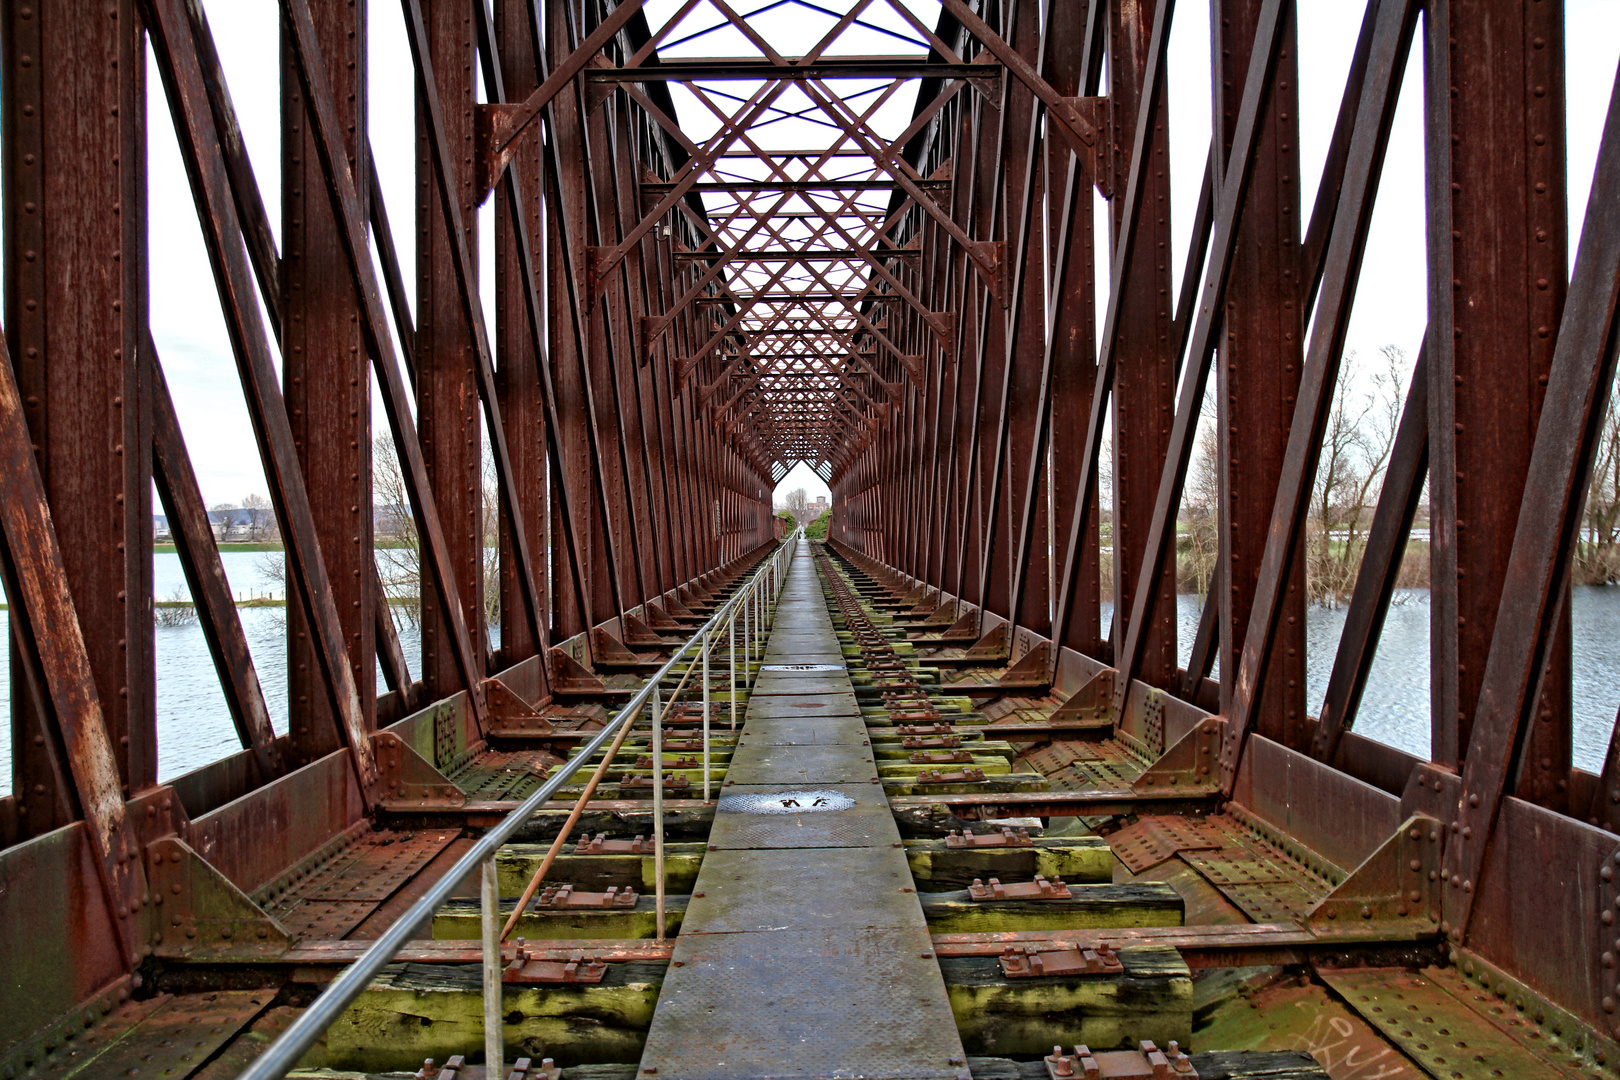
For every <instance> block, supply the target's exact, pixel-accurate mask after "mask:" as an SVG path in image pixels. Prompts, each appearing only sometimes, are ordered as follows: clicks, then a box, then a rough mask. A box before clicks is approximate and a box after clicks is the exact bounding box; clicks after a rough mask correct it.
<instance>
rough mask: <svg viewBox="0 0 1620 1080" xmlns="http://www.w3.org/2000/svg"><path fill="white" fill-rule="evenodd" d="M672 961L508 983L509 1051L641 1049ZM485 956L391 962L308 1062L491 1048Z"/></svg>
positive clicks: (632, 1056) (597, 1055) (374, 1063)
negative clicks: (595, 975)
mask: <svg viewBox="0 0 1620 1080" xmlns="http://www.w3.org/2000/svg"><path fill="white" fill-rule="evenodd" d="M667 966H668V965H666V964H646V963H639V964H609V965H608V969H607V974H606V975H605V976H604V977H603V979H602V981H601V982H600V983H595V984H557V983H553V984H545V985H538V986H507V987H506V988H505V992H504V993H503V994H502V1009H503V1012H504V1013H505V1016H506V1028H505V1032H506V1047H507V1050H506V1052H507V1056H508V1058H518V1057H532V1058H533V1059H534V1060H536V1061H538V1060H540V1059H541V1058H542V1057H550V1058H555V1059H557V1060H558V1061H559V1062H562V1063H566V1064H570V1065H572V1064H579V1063H582V1062H614V1061H626V1060H629V1061H635V1060H637V1059H639V1058H640V1056H641V1049H642V1044H643V1043H644V1042H645V1041H646V1037H647V1028H648V1026H649V1025H650V1024H651V1023H652V1014H653V1008H654V1006H655V1005H656V1004H657V1003H658V992H659V990H660V989H661V988H662V986H663V982H664V972H665V970H666V968H667ZM479 978H480V975H479V968H478V967H477V966H476V965H471V964H468V965H432V964H399V965H395V966H393V967H390V968H388V969H387V970H386V971H384V972H383V974H382V975H380V976H378V978H377V979H376V980H375V981H374V982H373V983H372V984H371V986H369V987H368V988H367V989H366V990H365V991H364V992H363V993H362V994H361V995H360V996H359V997H358V998H356V999H355V1002H354V1004H353V1005H351V1006H350V1007H349V1009H348V1010H347V1011H346V1012H345V1013H344V1014H343V1015H342V1016H341V1017H339V1018H338V1020H337V1022H336V1023H334V1024H333V1025H332V1026H331V1028H329V1029H328V1031H327V1034H326V1038H325V1039H324V1040H323V1041H322V1043H321V1044H320V1045H319V1046H317V1048H316V1049H315V1050H314V1051H312V1052H311V1053H310V1054H309V1055H308V1057H306V1058H305V1061H304V1064H305V1065H317V1066H325V1067H327V1068H332V1069H364V1070H367V1071H370V1072H389V1071H400V1072H412V1071H414V1070H416V1069H418V1068H420V1067H421V1065H422V1060H423V1059H424V1058H433V1059H434V1060H435V1061H441V1062H442V1061H444V1060H445V1059H446V1058H448V1057H450V1056H451V1055H453V1054H465V1055H467V1057H468V1058H469V1059H472V1058H475V1057H479V1058H481V1056H482V1054H483V1050H484V1015H483V994H482V990H481V987H480V983H479Z"/></svg>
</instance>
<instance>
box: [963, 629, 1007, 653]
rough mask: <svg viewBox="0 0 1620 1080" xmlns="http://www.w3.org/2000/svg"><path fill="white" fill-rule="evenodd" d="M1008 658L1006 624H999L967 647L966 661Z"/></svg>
mask: <svg viewBox="0 0 1620 1080" xmlns="http://www.w3.org/2000/svg"><path fill="white" fill-rule="evenodd" d="M1007 656H1008V645H1007V624H1006V623H999V624H997V626H996V627H995V629H993V630H991V631H989V632H988V633H986V634H985V635H984V636H983V637H981V638H979V640H977V641H975V642H974V643H973V644H972V645H970V646H968V651H967V659H970V660H1005V659H1006V658H1007Z"/></svg>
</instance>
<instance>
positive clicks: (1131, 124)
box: [1108, 0, 1176, 686]
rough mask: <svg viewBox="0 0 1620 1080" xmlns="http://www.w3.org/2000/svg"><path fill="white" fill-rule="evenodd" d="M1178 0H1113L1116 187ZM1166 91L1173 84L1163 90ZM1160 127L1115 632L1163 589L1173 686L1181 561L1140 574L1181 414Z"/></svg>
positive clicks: (1121, 376) (1131, 401) (1165, 650)
mask: <svg viewBox="0 0 1620 1080" xmlns="http://www.w3.org/2000/svg"><path fill="white" fill-rule="evenodd" d="M1172 2H1174V0H1156V2H1155V0H1145V2H1134V0H1111V2H1110V6H1109V12H1108V16H1109V34H1108V78H1109V88H1108V89H1109V93H1108V103H1109V108H1110V111H1111V114H1112V127H1111V129H1110V130H1111V134H1112V137H1113V154H1112V176H1111V178H1110V188H1109V190H1110V191H1114V192H1121V191H1124V190H1125V186H1126V179H1127V177H1128V176H1129V174H1130V169H1131V161H1130V148H1131V146H1132V143H1133V140H1134V139H1135V137H1136V118H1137V109H1138V107H1139V103H1140V101H1141V97H1142V93H1143V86H1142V81H1143V78H1144V77H1145V72H1146V68H1147V65H1148V52H1149V42H1150V40H1151V38H1152V33H1153V14H1154V9H1155V7H1156V6H1157V4H1159V3H1172ZM1158 92H1159V93H1160V94H1161V95H1165V96H1166V98H1167V97H1168V91H1167V90H1166V89H1165V83H1164V82H1161V83H1160V88H1159V91H1158ZM1157 116H1158V119H1157V121H1156V123H1155V125H1154V130H1153V131H1152V132H1150V133H1149V134H1148V138H1147V141H1146V142H1145V143H1144V150H1143V152H1144V153H1145V154H1146V155H1147V159H1148V160H1146V161H1144V162H1143V170H1144V172H1143V177H1142V195H1141V207H1142V208H1141V213H1140V214H1139V216H1138V218H1137V235H1136V239H1135V250H1136V257H1135V258H1134V259H1132V260H1131V268H1130V273H1129V275H1128V276H1127V277H1126V279H1125V281H1124V282H1123V283H1122V286H1121V287H1122V288H1123V290H1124V293H1125V295H1124V296H1123V297H1122V298H1121V302H1120V304H1119V324H1118V325H1119V328H1118V331H1117V338H1116V341H1115V352H1114V356H1115V358H1116V362H1117V374H1116V375H1115V377H1114V396H1113V405H1114V415H1113V421H1114V612H1115V618H1114V623H1113V631H1112V637H1113V640H1114V646H1115V648H1116V649H1119V648H1121V647H1122V646H1123V644H1124V641H1125V622H1126V620H1125V618H1124V617H1123V613H1125V612H1129V611H1130V610H1131V606H1132V604H1133V601H1134V598H1135V596H1136V591H1137V589H1139V588H1147V589H1154V590H1157V592H1158V596H1157V597H1156V598H1155V603H1154V604H1153V605H1152V606H1151V608H1150V610H1151V611H1152V613H1153V614H1152V619H1153V625H1152V626H1150V627H1144V628H1143V630H1144V631H1145V632H1146V635H1147V636H1146V642H1145V647H1144V649H1143V651H1142V665H1141V669H1140V672H1139V676H1140V678H1142V679H1143V680H1144V681H1146V682H1148V683H1151V684H1153V685H1155V686H1168V685H1169V684H1170V680H1171V679H1172V677H1173V676H1174V675H1175V672H1176V567H1175V560H1174V559H1167V560H1165V567H1164V569H1163V571H1162V572H1161V574H1160V576H1159V579H1158V580H1157V581H1149V582H1139V581H1137V580H1136V575H1137V574H1138V572H1139V570H1140V567H1141V566H1142V556H1143V553H1144V551H1145V550H1146V547H1147V541H1148V531H1149V529H1150V528H1151V525H1152V521H1153V503H1154V500H1155V499H1156V498H1157V496H1158V492H1159V474H1160V472H1161V471H1162V470H1163V468H1164V459H1165V452H1166V449H1167V448H1168V446H1169V442H1170V425H1171V422H1172V421H1173V420H1174V418H1175V408H1176V371H1175V361H1174V358H1173V355H1172V354H1173V352H1174V350H1173V348H1172V345H1171V339H1170V331H1171V327H1172V324H1173V320H1172V317H1171V316H1172V313H1171V310H1170V305H1171V304H1172V303H1173V302H1174V301H1173V295H1174V293H1173V283H1172V282H1171V279H1170V140H1169V132H1168V125H1169V109H1168V107H1167V106H1166V104H1165V100H1161V101H1160V102H1159V105H1158V111H1157ZM1122 212H1123V208H1122V206H1121V201H1120V200H1118V199H1115V200H1113V201H1112V202H1111V203H1110V205H1109V213H1110V217H1109V220H1110V222H1111V226H1112V230H1113V232H1114V236H1113V238H1112V240H1113V244H1114V246H1115V247H1117V246H1118V244H1119V236H1118V233H1119V227H1120V215H1121V213H1122Z"/></svg>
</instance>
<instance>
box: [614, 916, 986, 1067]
mask: <svg viewBox="0 0 1620 1080" xmlns="http://www.w3.org/2000/svg"><path fill="white" fill-rule="evenodd" d="M929 944H930V943H929V939H928V936H927V934H926V933H925V932H923V931H921V930H858V931H850V930H846V931H804V932H797V933H790V932H785V931H784V932H780V933H771V934H690V935H688V934H682V935H681V936H680V937H679V938H678V939H676V944H675V954H674V955H675V959H676V960H677V961H680V962H681V963H682V966H681V967H678V968H671V969H670V973H669V975H668V976H667V977H666V978H665V981H664V986H663V990H662V992H661V993H660V995H659V998H658V1009H657V1012H656V1013H654V1015H653V1022H652V1028H651V1030H650V1031H649V1032H648V1033H647V1045H646V1050H645V1051H644V1052H643V1054H642V1057H641V1067H642V1070H643V1071H642V1075H644V1076H645V1075H656V1076H657V1077H658V1080H776V1078H781V1080H797V1078H800V1077H804V1078H814V1080H855V1078H863V1080H955V1078H956V1077H957V1076H958V1070H959V1068H960V1067H959V1066H957V1065H954V1064H953V1063H952V1059H953V1058H958V1059H960V1058H961V1057H962V1044H961V1039H960V1037H959V1036H958V1035H957V1033H956V1022H955V1020H954V1018H953V1017H952V1015H951V1010H950V1005H949V1003H948V1000H947V998H946V996H945V986H944V980H943V979H942V978H941V977H940V973H939V965H938V963H937V962H936V961H935V960H933V959H932V958H929V959H923V957H922V955H921V954H922V953H924V952H931V951H932V950H931V949H930V948H929ZM651 1069H656V1070H657V1072H656V1074H652V1073H649V1072H648V1071H647V1070H651Z"/></svg>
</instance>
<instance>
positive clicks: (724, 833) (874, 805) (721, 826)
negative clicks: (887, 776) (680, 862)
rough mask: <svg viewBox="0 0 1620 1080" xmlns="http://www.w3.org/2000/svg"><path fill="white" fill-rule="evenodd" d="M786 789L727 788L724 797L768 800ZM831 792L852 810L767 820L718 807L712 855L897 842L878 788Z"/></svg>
mask: <svg viewBox="0 0 1620 1080" xmlns="http://www.w3.org/2000/svg"><path fill="white" fill-rule="evenodd" d="M787 790H790V787H789V785H785V784H772V785H749V786H744V785H738V786H736V787H731V788H727V789H726V793H727V794H728V795H730V794H744V793H748V792H753V793H758V794H762V795H763V794H773V795H774V794H777V793H779V792H783V791H787ZM831 790H835V791H838V792H839V793H841V794H844V795H848V796H849V797H850V798H852V799H854V800H855V805H854V807H852V808H851V809H848V810H837V811H833V812H831V813H805V814H770V815H764V814H740V813H735V812H731V811H727V810H726V809H725V808H724V807H723V806H722V807H720V808H717V809H716V811H715V815H714V829H713V831H712V832H710V833H709V847H710V848H712V849H716V850H724V849H733V848H829V847H878V846H881V845H886V844H895V843H898V842H899V840H900V831H899V829H897V828H896V827H895V824H894V815H893V814H891V813H890V812H889V803H888V800H887V799H885V798H884V797H883V789H882V788H881V787H880V786H879V785H877V784H847V785H836V786H833V787H832V789H831Z"/></svg>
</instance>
